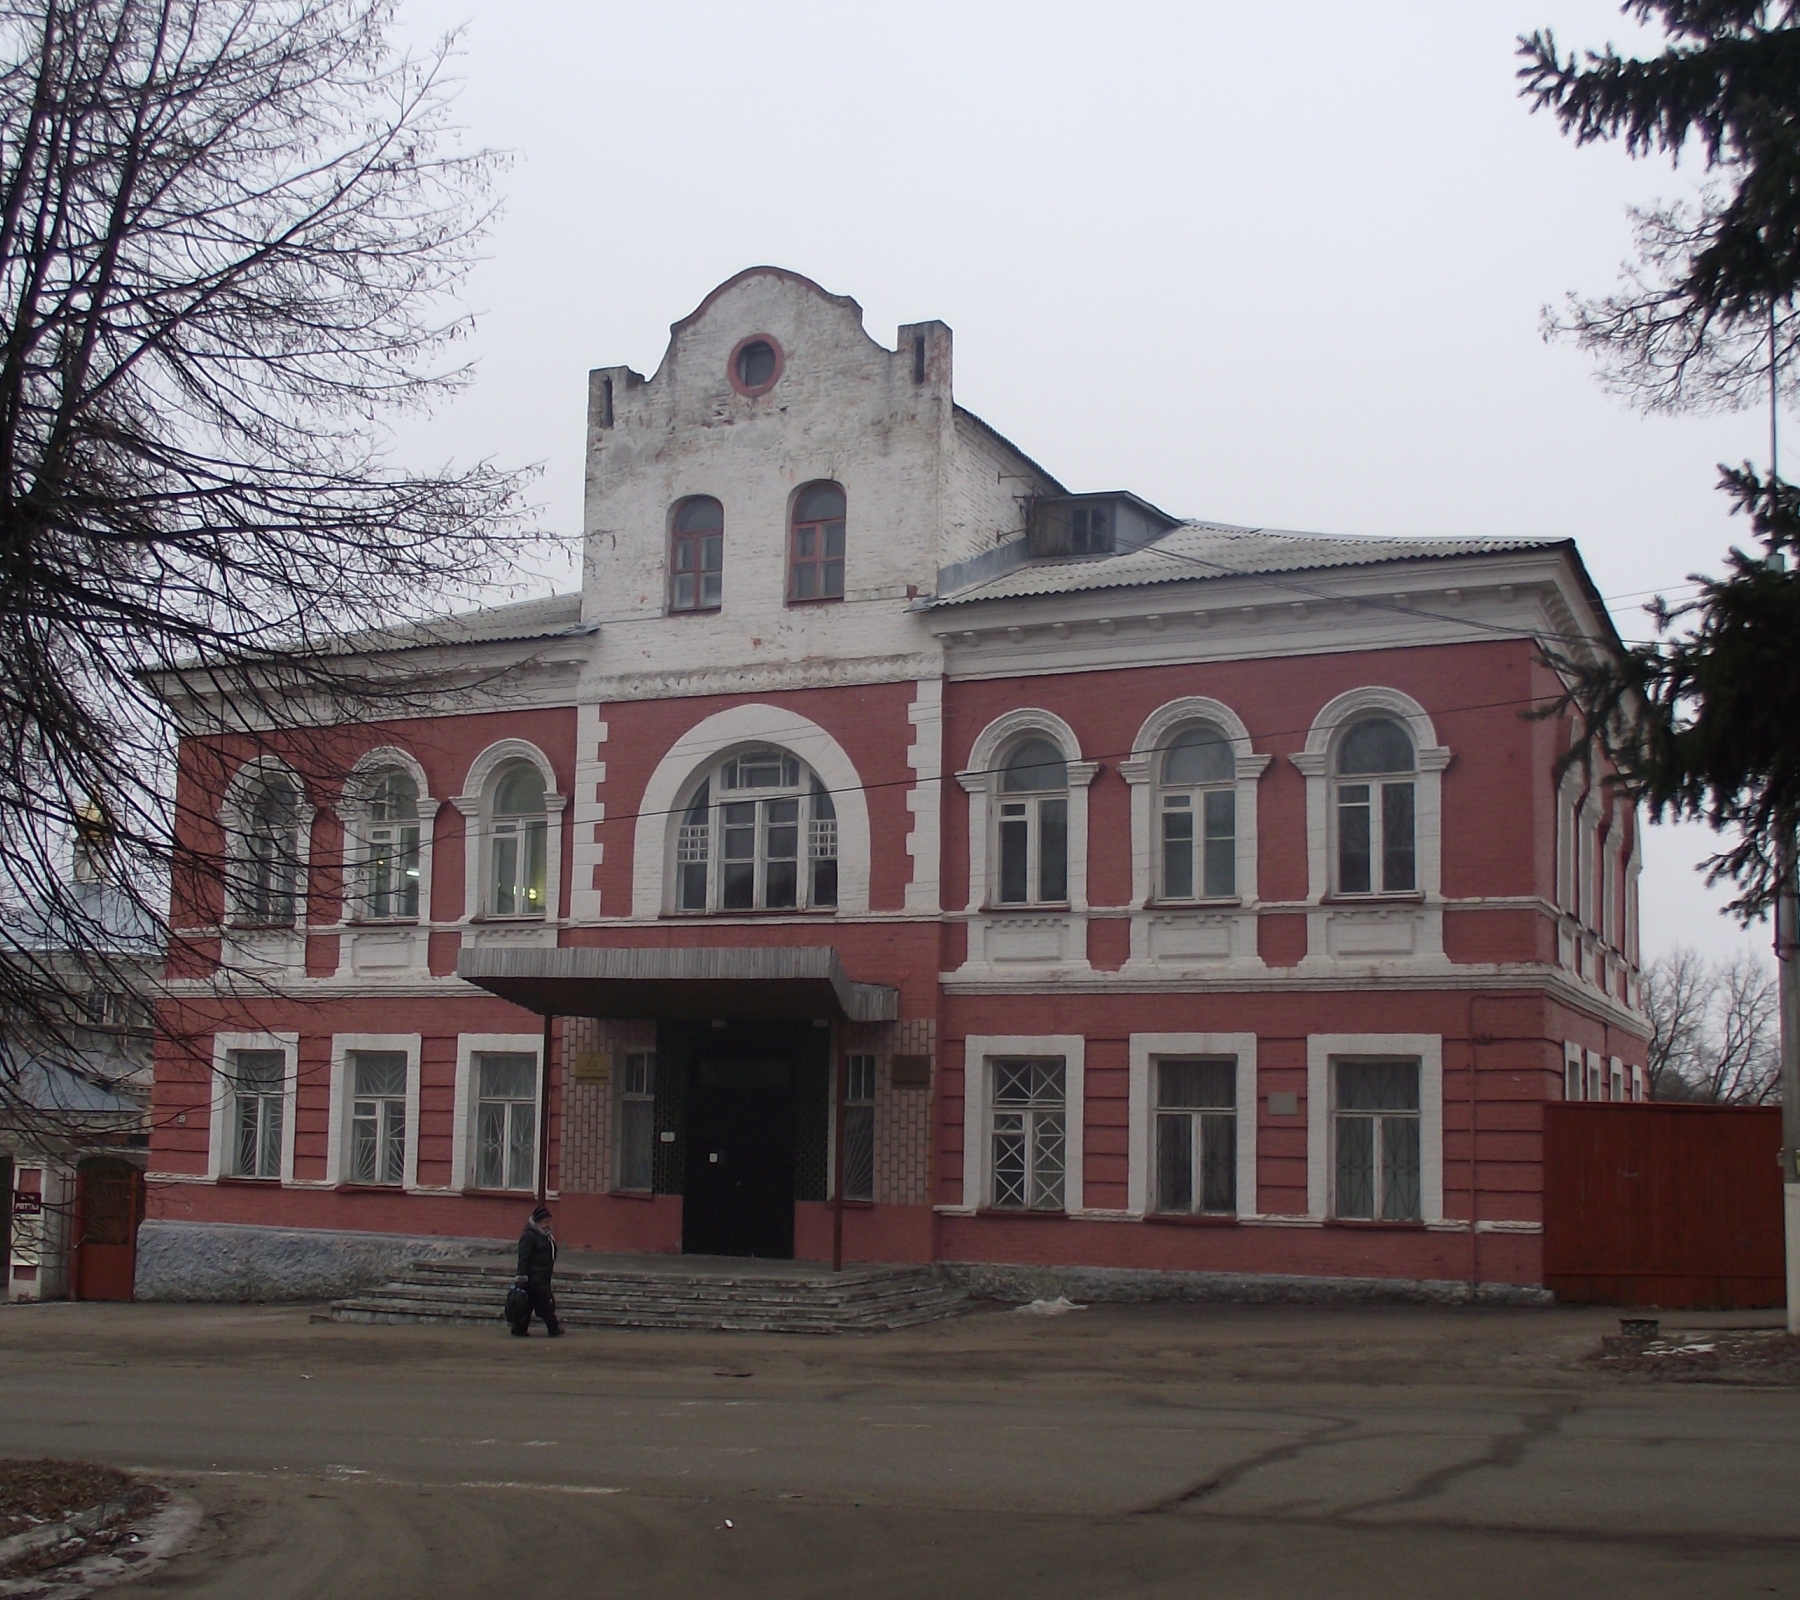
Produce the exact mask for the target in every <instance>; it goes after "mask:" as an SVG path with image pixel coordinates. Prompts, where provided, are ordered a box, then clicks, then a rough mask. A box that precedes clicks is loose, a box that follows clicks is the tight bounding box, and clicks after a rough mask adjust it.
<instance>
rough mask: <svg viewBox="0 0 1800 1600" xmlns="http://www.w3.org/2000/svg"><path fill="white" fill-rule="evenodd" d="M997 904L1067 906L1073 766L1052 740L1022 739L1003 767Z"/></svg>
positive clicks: (1007, 757)
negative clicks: (1070, 772)
mask: <svg viewBox="0 0 1800 1600" xmlns="http://www.w3.org/2000/svg"><path fill="white" fill-rule="evenodd" d="M997 809H998V811H999V820H998V824H997V838H996V840H995V845H996V851H995V859H996V860H997V861H998V863H999V868H1000V870H999V874H998V876H997V878H996V881H995V885H994V888H995V894H994V899H995V903H996V904H998V905H1003V906H1022V905H1061V904H1064V903H1065V902H1066V901H1067V900H1068V898H1069V768H1068V762H1067V761H1066V760H1065V759H1064V757H1063V753H1062V751H1061V750H1060V749H1058V748H1057V746H1056V745H1054V744H1052V743H1051V742H1050V741H1049V740H1048V739H1045V738H1042V737H1038V736H1034V737H1031V738H1026V739H1021V740H1020V741H1019V742H1018V743H1017V744H1015V745H1014V746H1013V747H1012V749H1011V750H1010V751H1008V752H1007V755H1006V759H1005V760H1004V761H1003V762H1002V763H1001V766H1000V799H999V806H998V807H997Z"/></svg>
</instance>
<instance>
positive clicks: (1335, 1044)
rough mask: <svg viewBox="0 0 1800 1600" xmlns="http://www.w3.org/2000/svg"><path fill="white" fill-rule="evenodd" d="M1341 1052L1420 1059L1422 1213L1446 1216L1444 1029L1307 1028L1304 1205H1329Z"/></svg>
mask: <svg viewBox="0 0 1800 1600" xmlns="http://www.w3.org/2000/svg"><path fill="white" fill-rule="evenodd" d="M1339 1056H1395V1057H1400V1058H1406V1057H1412V1058H1414V1059H1416V1060H1417V1061H1418V1063H1419V1215H1420V1219H1421V1220H1422V1221H1423V1222H1425V1223H1426V1224H1427V1225H1429V1224H1431V1223H1434V1222H1442V1221H1444V1036H1443V1035H1442V1034H1441V1033H1309V1034H1308V1035H1307V1036H1306V1209H1307V1212H1308V1214H1309V1215H1310V1216H1312V1217H1314V1218H1316V1219H1318V1220H1319V1221H1326V1220H1329V1219H1330V1217H1331V1215H1332V1210H1331V1173H1332V1151H1331V1123H1332V1107H1331V1063H1332V1061H1333V1060H1335V1059H1336V1058H1337V1057H1339Z"/></svg>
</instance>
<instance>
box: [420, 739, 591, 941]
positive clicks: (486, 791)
mask: <svg viewBox="0 0 1800 1600" xmlns="http://www.w3.org/2000/svg"><path fill="white" fill-rule="evenodd" d="M511 761H529V762H530V763H531V764H532V765H533V766H534V767H536V768H537V769H538V771H539V773H541V774H542V775H543V779H544V824H545V826H544V914H543V916H541V917H530V916H525V917H511V916H508V917H495V916H494V915H493V914H492V913H491V912H490V911H489V910H488V908H487V900H488V881H487V875H488V866H489V863H490V862H491V860H492V858H493V851H492V848H491V847H492V844H493V817H492V811H491V807H492V805H493V799H494V794H493V791H494V787H495V783H494V780H495V777H496V776H497V775H498V773H499V771H500V769H501V768H502V767H503V766H505V765H506V764H507V763H508V762H511ZM450 803H451V804H452V805H453V806H455V807H456V809H457V810H458V811H460V812H461V813H462V814H463V819H464V820H463V914H462V917H461V919H460V920H461V921H463V922H465V923H467V922H484V921H496V922H507V923H513V922H530V923H544V922H556V921H560V920H561V919H562V918H563V917H564V916H566V915H567V910H566V907H565V901H566V897H567V894H568V886H567V885H566V884H565V883H564V881H563V859H562V858H563V849H562V840H563V814H564V812H565V811H566V810H567V809H568V804H569V797H568V796H567V795H566V794H559V793H558V792H557V789H556V769H555V768H554V767H553V766H552V765H551V764H550V758H549V757H548V756H547V755H545V754H544V752H543V751H542V750H540V749H539V748H538V747H537V746H536V745H535V744H533V743H531V741H530V740H528V739H501V740H500V741H498V742H497V743H495V744H491V745H489V746H488V747H487V749H485V750H483V751H482V752H481V754H480V755H478V756H477V757H476V758H475V760H474V762H473V763H472V764H471V766H470V767H469V771H468V776H467V777H465V778H464V780H463V792H462V793H461V794H459V795H455V796H453V797H452V798H451V801H450ZM421 909H423V907H422V906H421Z"/></svg>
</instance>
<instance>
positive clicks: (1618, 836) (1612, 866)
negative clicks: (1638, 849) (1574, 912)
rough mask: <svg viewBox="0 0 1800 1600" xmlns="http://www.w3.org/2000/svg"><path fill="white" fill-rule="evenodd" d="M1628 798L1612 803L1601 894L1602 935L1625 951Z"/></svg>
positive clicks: (1616, 947)
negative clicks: (1626, 809) (1625, 849)
mask: <svg viewBox="0 0 1800 1600" xmlns="http://www.w3.org/2000/svg"><path fill="white" fill-rule="evenodd" d="M1624 845H1625V802H1624V801H1623V800H1618V801H1615V802H1614V803H1613V810H1612V820H1611V822H1610V823H1609V824H1608V826H1607V830H1606V844H1605V846H1604V848H1603V849H1602V851H1601V861H1602V871H1604V872H1605V874H1606V881H1605V882H1604V884H1603V885H1602V886H1601V895H1600V936H1601V937H1602V938H1603V939H1604V940H1605V941H1606V943H1607V945H1608V946H1609V948H1611V949H1613V950H1617V951H1623V950H1624V948H1625V931H1624V930H1625V918H1624V915H1623V912H1624V899H1625V876H1624V872H1623V866H1624Z"/></svg>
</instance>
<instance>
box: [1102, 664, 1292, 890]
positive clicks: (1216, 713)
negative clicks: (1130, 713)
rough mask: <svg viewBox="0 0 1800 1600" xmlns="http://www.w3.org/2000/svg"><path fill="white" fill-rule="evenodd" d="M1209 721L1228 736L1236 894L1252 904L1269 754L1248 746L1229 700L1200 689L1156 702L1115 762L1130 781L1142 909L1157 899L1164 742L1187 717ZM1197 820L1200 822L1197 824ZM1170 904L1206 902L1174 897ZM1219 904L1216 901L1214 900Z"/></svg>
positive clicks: (1134, 876)
mask: <svg viewBox="0 0 1800 1600" xmlns="http://www.w3.org/2000/svg"><path fill="white" fill-rule="evenodd" d="M1196 722H1210V723H1212V724H1213V725H1214V726H1215V727H1217V728H1218V729H1219V731H1220V732H1221V733H1223V734H1224V735H1225V737H1226V738H1227V739H1229V740H1230V741H1231V753H1232V758H1233V761H1234V763H1235V768H1236V778H1237V894H1236V896H1235V897H1234V898H1235V899H1236V900H1237V901H1238V902H1239V903H1240V904H1242V905H1245V906H1253V905H1255V904H1256V899H1257V883H1256V854H1257V852H1256V839H1257V833H1256V820H1257V819H1256V790H1257V784H1258V781H1259V780H1260V779H1261V777H1262V775H1263V772H1264V770H1265V769H1266V768H1267V767H1268V765H1269V759H1270V758H1269V757H1268V756H1266V755H1258V754H1257V753H1256V752H1255V751H1254V750H1252V749H1251V747H1250V730H1249V729H1248V728H1247V727H1245V726H1244V723H1243V720H1242V719H1241V718H1240V717H1239V716H1238V715H1237V713H1236V712H1235V711H1233V710H1232V709H1231V707H1230V706H1228V705H1226V704H1224V702H1222V701H1219V700H1209V699H1207V698H1206V697H1205V696H1204V695H1189V696H1187V697H1186V698H1185V699H1181V700H1171V701H1170V702H1169V703H1168V704H1167V705H1164V706H1159V707H1157V709H1156V710H1155V711H1153V712H1151V713H1150V715H1149V716H1148V717H1146V718H1145V719H1144V725H1143V726H1142V727H1141V728H1139V729H1138V734H1137V738H1135V739H1134V740H1132V743H1131V755H1130V756H1129V757H1128V758H1127V759H1126V760H1124V761H1121V762H1120V763H1119V776H1120V777H1122V778H1123V779H1124V780H1125V781H1126V783H1128V784H1129V785H1130V786H1131V907H1132V909H1133V910H1134V911H1142V910H1143V909H1144V908H1145V907H1147V906H1148V905H1149V904H1150V903H1151V902H1152V901H1156V900H1158V898H1159V897H1158V894H1157V866H1158V858H1159V854H1160V849H1161V843H1162V833H1161V807H1160V806H1159V805H1158V803H1157V798H1158V796H1159V795H1160V794H1161V793H1162V786H1161V785H1160V784H1159V783H1158V782H1157V774H1158V772H1159V770H1160V768H1161V765H1162V758H1163V756H1164V755H1165V754H1166V751H1165V750H1164V748H1163V747H1164V746H1165V745H1167V744H1168V742H1169V740H1170V739H1171V738H1172V737H1173V736H1174V735H1175V734H1176V733H1177V732H1179V731H1180V730H1181V729H1182V728H1184V727H1186V726H1188V725H1189V724H1191V723H1196ZM1196 826H1199V824H1196ZM1167 903H1168V904H1169V905H1171V906H1176V907H1180V906H1188V905H1193V906H1197V907H1204V906H1206V905H1207V904H1208V903H1209V902H1207V901H1206V900H1205V899H1204V898H1201V899H1198V900H1193V901H1189V900H1173V901H1169V902H1167ZM1212 903H1213V904H1217V902H1212Z"/></svg>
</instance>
